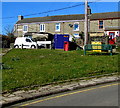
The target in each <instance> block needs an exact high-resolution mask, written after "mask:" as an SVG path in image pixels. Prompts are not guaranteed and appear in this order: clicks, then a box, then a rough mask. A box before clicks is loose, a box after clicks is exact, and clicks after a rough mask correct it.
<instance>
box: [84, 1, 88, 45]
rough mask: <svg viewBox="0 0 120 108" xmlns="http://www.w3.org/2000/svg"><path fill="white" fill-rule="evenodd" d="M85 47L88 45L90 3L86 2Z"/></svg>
mask: <svg viewBox="0 0 120 108" xmlns="http://www.w3.org/2000/svg"><path fill="white" fill-rule="evenodd" d="M84 33H85V37H84V46H85V45H86V44H88V1H87V0H85V25H84Z"/></svg>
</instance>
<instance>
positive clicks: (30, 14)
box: [0, 0, 101, 19]
mask: <svg viewBox="0 0 120 108" xmlns="http://www.w3.org/2000/svg"><path fill="white" fill-rule="evenodd" d="M98 1H101V0H96V1H93V2H89V3H88V4H90V3H95V2H98ZM81 5H85V3H82V4H77V5H73V6H68V7H64V8H59V9H55V10H49V11H45V12H40V13H34V14H26V15H23V16H33V15H37V14H45V13H49V12H55V11H60V10H65V9H69V8H74V7H78V6H81ZM11 18H17V17H16V16H12V17H4V18H0V19H11Z"/></svg>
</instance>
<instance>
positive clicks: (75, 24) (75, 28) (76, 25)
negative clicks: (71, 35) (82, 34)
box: [74, 23, 79, 31]
mask: <svg viewBox="0 0 120 108" xmlns="http://www.w3.org/2000/svg"><path fill="white" fill-rule="evenodd" d="M74 31H79V23H74Z"/></svg>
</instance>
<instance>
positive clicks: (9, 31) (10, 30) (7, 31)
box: [4, 25, 14, 37]
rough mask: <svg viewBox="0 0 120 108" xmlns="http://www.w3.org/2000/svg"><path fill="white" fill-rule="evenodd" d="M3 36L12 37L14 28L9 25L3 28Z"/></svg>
mask: <svg viewBox="0 0 120 108" xmlns="http://www.w3.org/2000/svg"><path fill="white" fill-rule="evenodd" d="M4 31H5V35H7V36H9V37H14V28H13V26H11V25H7V26H5V27H4Z"/></svg>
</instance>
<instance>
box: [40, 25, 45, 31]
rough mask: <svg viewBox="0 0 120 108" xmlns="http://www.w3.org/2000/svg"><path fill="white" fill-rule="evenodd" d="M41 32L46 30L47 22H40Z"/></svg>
mask: <svg viewBox="0 0 120 108" xmlns="http://www.w3.org/2000/svg"><path fill="white" fill-rule="evenodd" d="M39 28H40V32H45V24H40V27H39Z"/></svg>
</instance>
